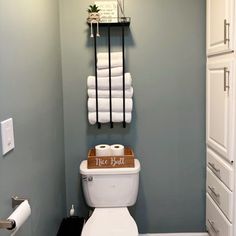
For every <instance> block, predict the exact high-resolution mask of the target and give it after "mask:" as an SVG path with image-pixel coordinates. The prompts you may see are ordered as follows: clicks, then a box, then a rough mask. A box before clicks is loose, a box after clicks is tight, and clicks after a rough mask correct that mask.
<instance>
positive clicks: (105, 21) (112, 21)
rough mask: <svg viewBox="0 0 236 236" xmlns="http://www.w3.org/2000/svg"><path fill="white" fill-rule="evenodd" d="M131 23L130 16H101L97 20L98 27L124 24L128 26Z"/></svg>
mask: <svg viewBox="0 0 236 236" xmlns="http://www.w3.org/2000/svg"><path fill="white" fill-rule="evenodd" d="M87 23H88V24H89V25H91V24H90V23H89V22H87ZM130 23H131V17H117V18H102V19H101V20H100V21H99V27H107V26H112V27H121V26H126V27H129V26H130Z"/></svg>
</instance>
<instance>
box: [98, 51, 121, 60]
mask: <svg viewBox="0 0 236 236" xmlns="http://www.w3.org/2000/svg"><path fill="white" fill-rule="evenodd" d="M122 57H123V55H122V52H112V53H111V59H112V60H113V59H122ZM97 59H98V60H100V59H108V52H105V53H104V52H100V53H98V54H97Z"/></svg>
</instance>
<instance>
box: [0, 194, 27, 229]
mask: <svg viewBox="0 0 236 236" xmlns="http://www.w3.org/2000/svg"><path fill="white" fill-rule="evenodd" d="M11 200H12V208H13V209H15V208H16V207H17V206H19V205H20V204H21V203H22V202H24V201H25V200H27V199H25V198H19V197H17V196H13V197H12V198H11ZM15 227H16V222H15V221H14V220H11V219H7V220H1V219H0V229H8V230H13V229H15Z"/></svg>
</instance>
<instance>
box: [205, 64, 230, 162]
mask: <svg viewBox="0 0 236 236" xmlns="http://www.w3.org/2000/svg"><path fill="white" fill-rule="evenodd" d="M233 65H234V63H233V60H212V61H211V62H209V63H208V65H207V85H206V100H207V101H206V102H207V104H206V116H207V119H206V123H207V124H206V138H207V145H208V146H210V147H211V148H212V149H214V150H215V151H216V152H217V153H219V154H220V155H221V156H222V157H223V158H225V159H226V160H227V161H229V162H232V161H233V159H234V158H233V154H232V144H231V142H232V137H233V127H234V125H233V116H232V112H233V101H232V99H233V94H232V92H233V82H232V81H233V76H234V67H233Z"/></svg>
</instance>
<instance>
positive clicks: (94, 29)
mask: <svg viewBox="0 0 236 236" xmlns="http://www.w3.org/2000/svg"><path fill="white" fill-rule="evenodd" d="M93 38H94V64H95V90H96V122H97V125H98V128H99V129H100V128H101V124H100V122H99V117H98V75H97V32H96V26H93Z"/></svg>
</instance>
